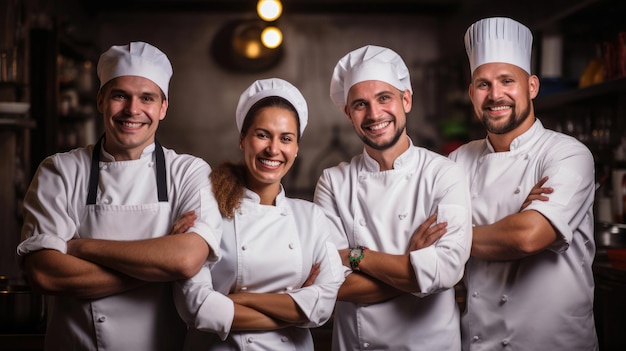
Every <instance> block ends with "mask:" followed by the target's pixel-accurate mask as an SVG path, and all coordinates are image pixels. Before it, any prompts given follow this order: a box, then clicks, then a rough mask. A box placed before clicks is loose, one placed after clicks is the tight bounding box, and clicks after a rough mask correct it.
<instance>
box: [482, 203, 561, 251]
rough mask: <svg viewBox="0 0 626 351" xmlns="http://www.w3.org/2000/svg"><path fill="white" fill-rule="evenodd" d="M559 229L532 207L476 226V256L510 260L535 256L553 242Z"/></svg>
mask: <svg viewBox="0 0 626 351" xmlns="http://www.w3.org/2000/svg"><path fill="white" fill-rule="evenodd" d="M556 239H557V232H556V230H555V229H554V227H553V226H552V224H551V223H550V221H548V219H547V218H545V217H544V216H543V215H542V214H541V213H539V212H537V211H534V210H528V211H523V212H521V213H515V214H512V215H509V216H507V217H504V218H503V219H501V220H499V221H498V222H495V223H493V224H490V225H485V226H477V227H474V239H473V241H472V252H471V255H472V256H473V257H476V258H479V259H482V260H492V261H506V260H516V259H520V258H524V257H527V256H530V255H534V254H536V253H538V252H540V251H542V250H544V249H546V248H547V247H548V246H550V244H552V243H553V242H554V241H555V240H556Z"/></svg>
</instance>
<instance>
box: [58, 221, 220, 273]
mask: <svg viewBox="0 0 626 351" xmlns="http://www.w3.org/2000/svg"><path fill="white" fill-rule="evenodd" d="M67 251H68V254H71V255H73V256H76V257H79V258H82V259H85V260H88V261H91V262H94V263H97V264H100V265H103V266H105V267H108V268H111V269H113V270H116V271H119V272H122V273H124V274H126V275H129V276H131V277H134V278H136V279H140V280H145V281H152V282H162V281H171V280H177V279H188V278H191V277H193V276H194V275H195V274H196V273H197V272H198V271H199V270H200V268H201V267H202V264H203V263H204V261H205V260H206V259H207V257H208V255H209V252H210V250H209V246H208V244H207V243H206V241H205V240H204V239H203V238H202V237H201V236H200V235H198V234H196V233H183V234H176V235H166V236H163V237H157V238H151V239H144V240H133V241H114V240H102V239H75V240H70V241H69V242H68V246H67Z"/></svg>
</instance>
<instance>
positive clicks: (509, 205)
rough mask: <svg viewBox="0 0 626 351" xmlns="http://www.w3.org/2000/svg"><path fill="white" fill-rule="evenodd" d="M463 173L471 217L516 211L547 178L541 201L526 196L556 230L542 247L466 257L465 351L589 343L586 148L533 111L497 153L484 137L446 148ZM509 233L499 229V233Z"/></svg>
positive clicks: (483, 221)
mask: <svg viewBox="0 0 626 351" xmlns="http://www.w3.org/2000/svg"><path fill="white" fill-rule="evenodd" d="M450 158H451V159H453V160H455V161H456V162H457V163H458V164H459V165H460V166H461V167H462V168H463V170H464V174H467V176H468V178H469V183H470V190H471V196H472V209H473V216H472V220H473V222H474V224H475V225H477V226H480V225H487V224H491V223H494V222H496V221H498V220H500V219H502V218H503V217H505V216H507V215H510V214H512V213H517V212H519V210H520V208H521V205H522V203H523V202H524V200H525V199H526V197H527V196H528V194H529V193H530V191H531V189H532V188H533V186H534V185H535V184H537V182H539V180H540V179H541V178H543V177H544V176H548V177H549V179H548V181H547V182H546V183H545V185H544V186H545V187H552V188H554V192H553V193H552V194H549V195H548V196H549V200H548V201H533V202H532V203H531V204H530V205H529V206H528V207H526V208H525V209H524V211H538V212H539V213H541V214H542V215H543V216H544V217H546V218H547V219H548V220H549V221H550V223H551V224H552V225H553V226H554V228H555V229H556V230H557V232H558V239H557V240H556V242H555V243H554V244H552V245H551V246H550V247H549V248H548V249H547V250H545V251H543V252H541V253H538V254H536V255H532V256H529V257H526V258H523V259H520V260H512V261H485V260H479V259H476V258H473V257H472V258H470V259H469V261H468V264H467V271H466V274H465V284H466V287H467V292H468V296H467V311H466V313H465V314H464V315H463V318H462V332H463V349H464V350H472V351H474V350H496V349H502V350H509V349H510V350H516V351H533V350H568V351H571V350H587V351H589V350H595V349H597V337H596V331H595V326H594V319H593V294H594V281H593V273H592V270H591V265H592V262H593V259H594V255H595V243H594V220H593V199H594V193H595V178H594V164H593V156H592V154H591V152H589V150H588V149H587V147H586V146H584V145H583V144H582V143H580V142H579V141H578V140H576V139H574V138H572V137H570V136H567V135H565V134H561V133H557V132H554V131H551V130H547V129H545V128H544V127H543V125H542V123H541V122H540V121H539V120H538V119H537V120H535V123H534V124H533V126H532V127H531V128H530V129H529V130H528V131H526V132H525V133H524V134H522V135H520V136H519V137H517V138H516V139H515V140H513V142H512V143H511V147H510V151H507V152H494V149H493V147H492V146H491V144H490V143H489V140H488V139H487V138H485V139H483V140H477V141H473V142H470V143H469V144H466V145H465V146H462V147H460V148H459V149H457V150H456V151H454V152H452V153H451V154H450ZM503 235H506V233H503Z"/></svg>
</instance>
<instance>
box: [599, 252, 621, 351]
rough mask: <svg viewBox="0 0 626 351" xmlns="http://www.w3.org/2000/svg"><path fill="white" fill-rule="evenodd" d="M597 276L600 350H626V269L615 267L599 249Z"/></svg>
mask: <svg viewBox="0 0 626 351" xmlns="http://www.w3.org/2000/svg"><path fill="white" fill-rule="evenodd" d="M593 275H594V278H595V284H596V287H595V302H594V314H595V320H596V330H597V332H598V341H599V343H600V350H602V351H612V350H626V334H625V333H624V330H625V329H626V270H621V269H617V268H615V267H613V266H612V265H611V263H610V262H609V261H608V257H606V254H605V253H603V252H602V251H601V250H598V253H597V255H596V260H595V262H594V264H593Z"/></svg>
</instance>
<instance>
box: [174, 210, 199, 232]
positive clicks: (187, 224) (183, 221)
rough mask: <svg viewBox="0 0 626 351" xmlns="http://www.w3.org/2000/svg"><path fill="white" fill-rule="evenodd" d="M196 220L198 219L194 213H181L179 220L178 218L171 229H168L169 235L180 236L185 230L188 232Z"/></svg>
mask: <svg viewBox="0 0 626 351" xmlns="http://www.w3.org/2000/svg"><path fill="white" fill-rule="evenodd" d="M196 219H198V216H197V215H196V212H195V211H189V212H185V213H183V215H182V216H180V218H178V219H177V220H176V222H174V224H173V225H172V229H170V232H169V233H168V235H169V234H181V233H184V232H186V231H187V230H189V228H191V227H192V226H193V225H194V223H195V222H196Z"/></svg>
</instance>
